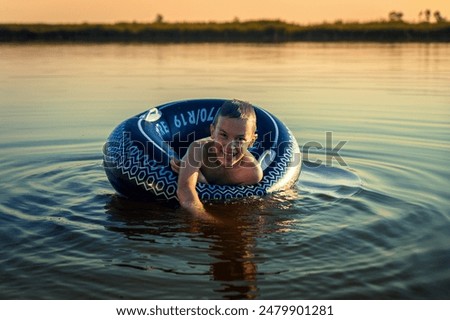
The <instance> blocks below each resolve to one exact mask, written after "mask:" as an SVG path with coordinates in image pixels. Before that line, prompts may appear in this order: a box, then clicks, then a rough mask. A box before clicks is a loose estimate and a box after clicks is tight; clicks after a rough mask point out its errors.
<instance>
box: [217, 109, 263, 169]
mask: <svg viewBox="0 0 450 320" xmlns="http://www.w3.org/2000/svg"><path fill="white" fill-rule="evenodd" d="M210 129H211V138H212V139H213V140H214V145H215V148H216V150H215V152H216V156H217V159H218V160H219V161H220V162H221V163H222V165H224V166H225V167H232V166H233V165H235V164H237V163H238V162H239V161H240V160H241V159H242V158H243V157H244V155H245V153H246V151H247V149H248V148H249V146H251V144H253V142H254V141H255V139H256V135H255V128H254V122H252V121H251V120H247V119H235V118H228V117H222V116H220V117H219V118H218V119H217V124H216V125H215V126H214V125H213V124H212V125H211V128H210Z"/></svg>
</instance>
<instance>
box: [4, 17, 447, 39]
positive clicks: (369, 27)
mask: <svg viewBox="0 0 450 320" xmlns="http://www.w3.org/2000/svg"><path fill="white" fill-rule="evenodd" d="M290 41H377V42H450V22H442V23H434V24H431V23H419V24H411V23H406V22H370V23H334V24H319V25H309V26H302V25H297V24H289V23H285V22H283V21H248V22H229V23H213V22H210V23H116V24H57V25H56V24H0V42H149V43H164V42H290Z"/></svg>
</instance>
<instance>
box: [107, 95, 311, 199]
mask: <svg viewBox="0 0 450 320" xmlns="http://www.w3.org/2000/svg"><path fill="white" fill-rule="evenodd" d="M225 101H226V100H223V99H199V100H185V101H176V102H170V103H167V104H163V105H160V106H157V107H154V108H151V109H150V110H148V111H145V112H142V113H140V114H138V115H136V116H134V117H132V118H130V119H127V120H125V121H123V122H122V123H121V124H119V125H118V126H117V127H116V128H115V129H114V131H113V132H112V133H111V135H110V136H109V138H108V139H107V142H106V143H105V145H104V148H103V160H104V163H103V164H104V168H105V172H106V175H107V177H108V179H109V181H110V183H111V185H112V186H113V187H114V189H115V190H116V191H117V192H118V193H119V194H120V195H122V196H125V197H129V198H147V199H164V200H171V199H174V200H175V199H177V195H176V191H177V179H178V175H177V174H176V173H174V172H173V171H172V169H171V167H170V159H171V158H176V159H180V158H181V157H183V155H184V154H185V152H186V151H187V148H188V147H189V145H190V144H191V142H193V141H194V140H197V139H201V138H204V137H207V136H209V135H210V132H209V125H210V124H211V123H212V121H213V119H214V116H215V114H216V112H217V111H218V109H219V108H220V106H221V105H222V104H223V103H224V102H225ZM255 113H256V118H257V133H258V139H257V140H256V142H255V143H254V144H253V146H252V147H251V148H250V149H249V151H250V152H251V153H252V154H253V155H254V156H255V158H256V159H258V161H259V162H260V164H261V167H262V169H263V174H264V175H263V178H262V180H261V181H260V182H259V183H258V184H255V185H246V186H236V185H214V184H203V183H197V186H196V189H197V192H198V195H199V198H200V199H202V200H228V199H238V198H244V197H262V196H264V195H267V194H270V193H273V192H275V191H280V190H285V189H288V188H290V187H291V186H292V185H293V184H294V183H295V181H296V180H297V178H298V176H299V174H300V169H301V163H302V161H301V154H300V150H299V146H298V143H297V141H296V139H295V137H294V136H293V135H292V133H291V132H290V130H289V129H288V128H287V127H286V126H285V125H284V124H283V123H282V122H281V121H280V120H279V119H277V118H276V117H275V116H273V115H272V114H270V113H269V112H267V111H265V110H263V109H262V108H259V107H257V106H255Z"/></svg>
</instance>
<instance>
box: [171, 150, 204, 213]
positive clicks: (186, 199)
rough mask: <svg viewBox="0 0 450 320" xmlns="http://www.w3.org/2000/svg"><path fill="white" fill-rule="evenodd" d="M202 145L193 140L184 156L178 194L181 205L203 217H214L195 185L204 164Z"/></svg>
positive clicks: (180, 169)
mask: <svg viewBox="0 0 450 320" xmlns="http://www.w3.org/2000/svg"><path fill="white" fill-rule="evenodd" d="M202 154H203V150H202V145H201V144H200V143H198V142H193V143H192V144H191V145H190V146H189V148H188V151H187V153H186V156H185V157H184V158H183V160H181V161H182V163H181V166H180V168H179V173H178V189H177V196H178V201H179V202H180V205H181V207H183V208H184V209H186V210H187V211H189V212H190V213H192V214H194V215H196V216H198V217H199V218H202V219H205V218H206V219H212V217H210V215H209V213H208V212H207V211H206V210H205V207H204V206H203V203H202V202H201V201H200V199H199V197H198V194H197V191H196V190H195V186H196V184H197V181H198V177H199V173H200V168H201V165H202V159H203V158H202Z"/></svg>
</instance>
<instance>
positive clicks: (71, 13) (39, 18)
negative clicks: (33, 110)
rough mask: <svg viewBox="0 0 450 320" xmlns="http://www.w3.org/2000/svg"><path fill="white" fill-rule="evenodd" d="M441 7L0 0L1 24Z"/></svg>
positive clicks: (400, 1) (369, 17) (303, 19)
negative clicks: (158, 15) (159, 15)
mask: <svg viewBox="0 0 450 320" xmlns="http://www.w3.org/2000/svg"><path fill="white" fill-rule="evenodd" d="M425 9H430V10H431V12H434V11H436V10H439V11H440V12H441V15H442V16H444V17H446V18H447V20H450V1H449V0H396V1H392V0H314V1H313V0H309V1H307V0H304V1H301V0H164V1H161V0H126V1H124V0H0V23H11V22H17V23H27V22H46V23H81V22H101V23H113V22H119V21H122V22H131V21H137V22H153V21H154V20H155V17H156V15H157V14H161V15H162V16H163V17H164V20H165V21H167V22H181V21H189V22H192V21H231V20H233V19H234V18H238V19H240V20H241V21H243V20H255V19H281V20H284V21H287V22H295V23H305V24H307V23H319V22H323V21H328V22H334V21H336V20H343V21H373V20H380V19H387V17H388V13H389V12H391V11H401V12H403V14H404V19H405V20H406V21H411V22H413V21H418V19H419V12H420V11H422V10H425Z"/></svg>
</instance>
